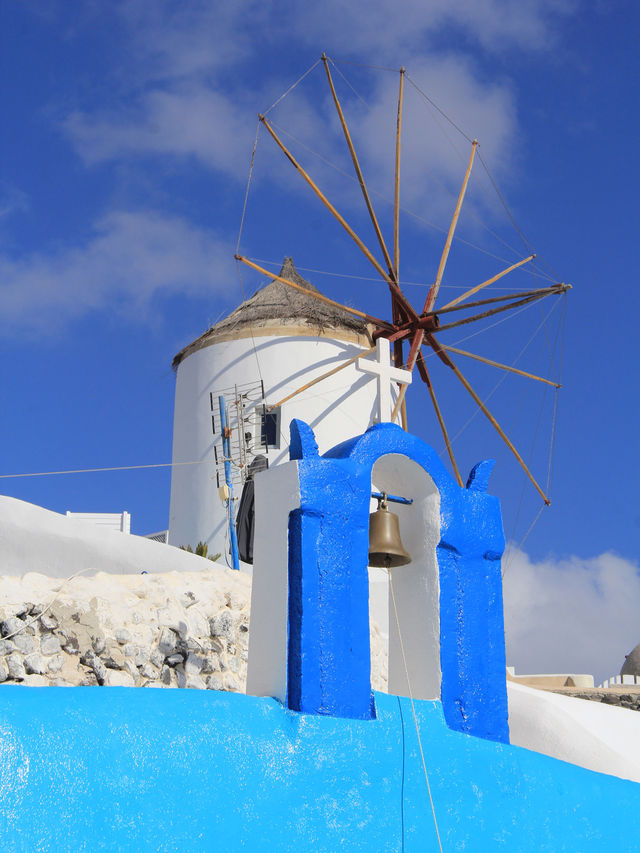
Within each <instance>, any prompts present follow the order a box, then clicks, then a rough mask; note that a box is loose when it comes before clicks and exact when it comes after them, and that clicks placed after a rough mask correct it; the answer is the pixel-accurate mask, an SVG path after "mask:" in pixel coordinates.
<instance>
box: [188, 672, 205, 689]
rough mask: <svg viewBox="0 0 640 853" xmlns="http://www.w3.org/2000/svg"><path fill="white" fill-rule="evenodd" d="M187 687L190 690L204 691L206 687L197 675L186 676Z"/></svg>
mask: <svg viewBox="0 0 640 853" xmlns="http://www.w3.org/2000/svg"><path fill="white" fill-rule="evenodd" d="M187 687H188V688H189V689H190V690H206V689H207V685H206V684H205V683H204V681H203V680H202V679H201V678H200V676H199V675H189V676H187Z"/></svg>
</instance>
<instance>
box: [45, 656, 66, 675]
mask: <svg viewBox="0 0 640 853" xmlns="http://www.w3.org/2000/svg"><path fill="white" fill-rule="evenodd" d="M63 665H64V657H63V656H62V655H53V657H51V658H49V664H48V666H47V669H48V670H49V672H60V670H61V669H62V667H63Z"/></svg>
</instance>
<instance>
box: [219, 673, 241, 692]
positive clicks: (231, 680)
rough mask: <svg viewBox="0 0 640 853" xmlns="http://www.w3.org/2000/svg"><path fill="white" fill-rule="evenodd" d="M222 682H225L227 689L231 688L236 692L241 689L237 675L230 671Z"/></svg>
mask: <svg viewBox="0 0 640 853" xmlns="http://www.w3.org/2000/svg"><path fill="white" fill-rule="evenodd" d="M222 683H223V684H224V688H225V690H231V691H233V692H236V693H237V691H238V690H240V685H239V684H238V682H237V681H236V679H235V677H234V676H233V675H232V674H231V673H230V672H228V673H227V674H226V675H225V677H224V680H223V682H222Z"/></svg>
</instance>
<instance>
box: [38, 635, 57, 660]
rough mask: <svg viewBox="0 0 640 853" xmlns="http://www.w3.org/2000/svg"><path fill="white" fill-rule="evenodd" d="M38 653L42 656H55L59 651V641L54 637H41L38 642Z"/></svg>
mask: <svg viewBox="0 0 640 853" xmlns="http://www.w3.org/2000/svg"><path fill="white" fill-rule="evenodd" d="M40 651H41V652H42V654H43V655H47V656H49V655H56V654H58V652H59V651H60V640H59V639H58V638H57V637H56V636H55V635H54V634H49V635H48V636H45V637H42V639H41V640H40Z"/></svg>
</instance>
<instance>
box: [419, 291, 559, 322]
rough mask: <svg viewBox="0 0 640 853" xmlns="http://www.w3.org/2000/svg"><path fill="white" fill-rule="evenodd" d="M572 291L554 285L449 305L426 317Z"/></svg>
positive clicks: (429, 313)
mask: <svg viewBox="0 0 640 853" xmlns="http://www.w3.org/2000/svg"><path fill="white" fill-rule="evenodd" d="M570 289H571V285H570V284H563V283H560V284H553V285H551V286H550V287H538V288H536V289H535V290H522V291H520V293H508V294H505V295H504V296H492V297H490V298H489V299H476V300H475V301H474V302H465V304H464V305H449V306H446V307H444V308H438V310H437V311H429V312H428V313H427V314H425V315H424V316H425V317H433V315H434V314H437V315H438V317H439V316H440V315H441V314H450V313H451V312H452V311H467V310H468V309H469V308H479V307H480V306H481V305H494V304H495V303H496V302H508V301H509V299H521V298H522V297H524V296H539V297H541V298H542V297H543V296H552V295H553V294H555V295H556V296H559V295H560V294H561V293H565V292H566V291H567V290H570Z"/></svg>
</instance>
